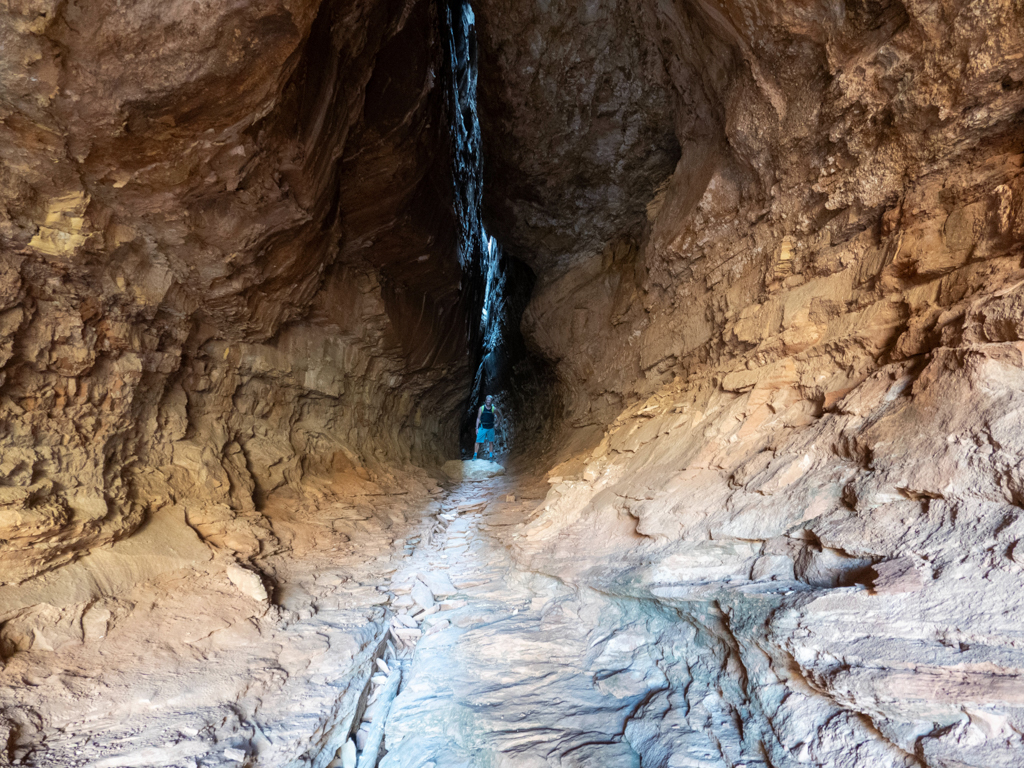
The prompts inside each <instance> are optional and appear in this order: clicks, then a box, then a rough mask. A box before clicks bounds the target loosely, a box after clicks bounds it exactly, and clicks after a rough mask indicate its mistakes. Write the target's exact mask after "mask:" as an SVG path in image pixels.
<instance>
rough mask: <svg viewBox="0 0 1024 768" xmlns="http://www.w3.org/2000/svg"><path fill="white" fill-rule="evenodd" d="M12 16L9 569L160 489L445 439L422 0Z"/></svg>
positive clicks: (191, 495) (396, 455)
mask: <svg viewBox="0 0 1024 768" xmlns="http://www.w3.org/2000/svg"><path fill="white" fill-rule="evenodd" d="M2 25H3V26H2V33H0V34H2V35H3V40H4V46H5V54H4V65H3V66H4V68H3V70H2V77H3V82H4V92H5V94H6V95H5V98H4V101H3V103H2V106H0V110H2V112H0V117H2V123H0V131H2V133H3V140H2V141H0V147H2V149H0V152H2V154H3V163H2V167H3V171H2V173H3V181H2V183H3V190H4V192H3V194H4V198H3V206H0V237H2V245H0V247H2V262H0V307H2V311H3V315H2V320H0V327H2V332H3V339H4V342H3V345H2V348H0V349H2V350H3V351H2V352H0V355H2V357H0V361H2V364H3V370H2V373H0V382H2V384H0V386H2V391H0V409H2V414H0V416H2V419H3V425H4V426H3V431H2V434H0V451H2V455H3V459H2V462H0V473H2V483H3V488H2V494H3V497H2V498H0V502H2V507H0V509H2V513H0V514H2V523H0V527H2V530H0V539H2V540H3V541H4V544H3V547H2V554H0V562H2V564H3V573H2V576H0V579H2V581H3V582H6V583H11V582H19V581H22V580H24V579H26V578H28V577H30V576H32V575H33V574H35V573H37V572H39V571H40V570H43V569H47V568H51V567H53V566H56V565H60V564H62V563H66V562H69V561H71V560H72V559H74V558H75V557H76V556H78V555H79V554H81V553H83V552H86V551H88V550H89V549H90V548H92V547H95V546H97V545H102V544H106V543H109V542H111V541H113V540H117V539H119V538H122V537H124V536H127V535H129V534H131V533H132V531H134V530H136V529H137V528H138V527H139V525H140V524H141V523H142V521H143V520H144V519H145V518H146V516H147V515H148V514H150V513H151V512H153V511H154V510H156V509H158V508H160V506H162V505H164V504H168V503H180V502H184V501H187V500H196V501H205V502H212V503H220V504H226V505H228V506H230V508H231V509H232V510H234V511H235V512H238V513H247V512H251V511H252V510H253V509H254V508H256V507H260V506H262V505H263V504H264V503H265V501H266V498H267V496H268V494H270V493H271V492H273V491H274V490H275V489H277V488H281V487H282V486H284V485H287V484H293V485H294V484H297V483H299V482H300V481H301V479H302V478H303V477H305V476H308V475H315V474H317V473H319V474H329V473H330V472H332V471H338V470H345V469H351V468H355V469H356V470H357V471H360V472H363V473H364V474H365V476H366V478H367V479H369V478H370V474H369V473H370V472H373V471H375V470H374V469H373V468H374V466H375V465H376V464H379V463H380V461H381V459H382V458H383V457H384V456H390V457H391V460H392V461H399V462H401V461H407V460H409V459H410V458H411V457H413V456H416V457H417V458H419V459H420V460H425V458H426V457H429V456H434V455H435V454H436V453H437V452H438V451H439V450H440V448H441V446H443V445H451V444H453V443H454V439H455V429H454V428H453V427H452V426H450V424H449V422H450V420H451V416H452V413H453V410H454V408H455V406H456V404H457V403H458V402H459V400H460V399H461V397H462V391H461V390H462V388H463V387H464V386H465V384H464V382H465V380H466V376H467V375H468V371H467V369H466V362H465V349H466V347H465V344H466V334H465V330H464V329H465V309H466V307H465V306H464V305H463V303H462V299H460V281H461V279H462V278H461V274H462V272H461V268H460V262H459V258H460V254H459V253H458V229H459V225H458V222H457V218H456V216H455V215H454V214H453V213H452V210H451V200H452V196H453V194H454V193H453V191H452V186H451V168H450V163H451V156H450V154H449V153H448V152H445V151H438V150H439V148H442V149H443V148H444V147H445V146H446V142H447V139H448V128H447V124H448V121H447V119H446V117H445V115H446V112H447V110H448V109H449V107H448V105H447V102H446V100H445V98H444V94H443V93H442V92H441V90H440V89H439V88H437V87H436V85H435V80H436V78H437V77H438V72H439V71H440V70H442V69H443V67H444V64H445V62H444V60H443V58H442V57H441V53H440V46H439V43H438V39H437V38H438V34H439V29H440V26H439V21H438V19H437V14H436V9H435V8H434V7H433V5H432V4H430V3H428V2H419V3H415V2H411V3H405V4H400V6H395V7H391V6H388V7H387V8H385V7H384V6H383V5H381V4H378V3H370V2H365V3H340V2H339V3H324V4H318V3H315V2H306V3H302V2H299V3H292V2H284V3H278V4H271V5H266V4H264V5H260V6H259V7H257V6H255V5H252V4H245V3H241V4H239V3H230V2H223V3H214V4H212V5H207V6H203V7H202V8H200V6H196V5H195V4H193V3H171V4H167V3H157V4H153V3H149V4H141V5H134V6H132V7H131V8H123V7H121V6H120V5H118V4H115V3H109V4H106V5H102V4H101V5H98V6H96V5H94V6H91V7H90V8H89V9H84V8H80V7H78V6H75V5H67V4H64V3H28V4H20V5H15V6H12V7H10V8H5V10H3V11H2ZM380 413H385V414H387V418H386V419H383V420H382V419H380V418H379V414H380ZM367 463H369V466H368V467H367V466H365V465H366V464H367ZM242 527H245V526H242ZM249 538H250V539H251V538H252V537H251V536H250V537H249ZM216 543H217V544H218V545H223V544H224V540H223V538H222V539H221V540H218V541H217V542H216ZM236 551H238V553H239V554H240V555H241V556H243V557H246V556H249V555H251V554H253V553H254V551H259V545H258V544H256V543H253V542H252V541H250V542H249V543H247V544H245V545H244V546H242V547H240V548H239V549H237V550H236Z"/></svg>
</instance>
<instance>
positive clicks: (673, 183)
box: [481, 1, 1024, 766]
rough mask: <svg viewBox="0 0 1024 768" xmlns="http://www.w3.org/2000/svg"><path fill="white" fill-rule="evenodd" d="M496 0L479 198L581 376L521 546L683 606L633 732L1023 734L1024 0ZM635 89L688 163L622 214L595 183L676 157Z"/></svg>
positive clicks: (659, 740) (531, 323)
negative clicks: (683, 634)
mask: <svg viewBox="0 0 1024 768" xmlns="http://www.w3.org/2000/svg"><path fill="white" fill-rule="evenodd" d="M484 7H485V9H490V10H491V12H492V13H493V14H494V16H493V17H491V21H489V22H487V15H486V12H484V11H482V12H481V16H482V17H484V20H483V21H482V22H481V27H482V28H483V29H485V30H486V34H484V35H483V38H482V39H484V40H485V41H486V42H487V45H488V46H490V50H489V51H488V50H486V49H485V55H484V56H483V58H484V59H485V60H486V58H487V57H486V54H487V53H489V54H490V56H491V59H492V61H493V62H494V64H493V65H492V66H493V69H492V70H491V75H490V76H491V77H492V81H491V82H489V83H484V84H483V85H482V92H483V93H484V94H486V95H487V96H488V98H490V99H491V100H492V101H493V102H494V104H493V105H492V106H493V112H494V114H495V115H498V116H499V117H498V118H496V119H495V121H494V122H492V123H487V122H485V128H489V130H490V131H491V134H490V135H489V134H488V133H487V132H486V131H485V135H484V138H485V140H489V142H490V145H491V146H493V147H494V148H495V151H496V152H497V153H499V155H500V157H499V158H498V159H497V160H495V162H494V163H493V166H492V167H494V168H496V169H498V170H497V171H496V173H499V174H502V175H505V176H506V179H505V181H504V182H500V181H499V182H498V183H497V184H495V185H489V186H488V192H489V193H490V191H491V190H493V189H494V188H495V187H497V186H500V184H501V183H504V184H505V185H506V186H505V187H503V188H502V194H504V195H507V196H508V198H509V199H508V200H504V199H497V200H494V201H493V202H492V203H491V204H490V206H491V208H490V209H491V211H492V217H493V224H492V226H493V227H494V229H495V231H496V232H497V233H498V234H499V236H500V237H504V238H506V239H507V240H508V241H509V247H510V248H514V249H518V252H521V253H524V254H529V258H530V259H532V263H533V264H534V265H536V266H537V268H538V271H539V285H538V289H537V291H536V293H535V296H534V299H533V301H532V302H531V305H530V307H529V308H528V310H527V314H526V317H525V319H524V331H525V332H526V335H527V338H528V339H529V340H530V341H531V342H532V343H533V344H534V345H535V346H536V348H538V349H540V350H542V351H543V352H544V354H545V355H547V356H548V357H549V358H550V359H552V360H553V361H555V364H556V370H557V372H558V374H559V378H560V381H561V383H562V387H563V392H564V402H565V403H566V413H565V417H566V428H565V430H564V431H563V433H562V434H560V436H559V438H558V440H557V441H556V442H555V445H556V449H555V450H554V451H553V453H552V456H553V458H554V460H555V461H556V462H558V465H557V466H556V467H555V469H554V470H552V471H551V473H550V474H551V482H552V489H551V491H550V492H549V494H548V496H547V498H546V500H545V504H544V505H543V506H542V507H541V508H540V509H539V510H538V512H537V513H536V514H534V515H533V516H532V517H531V519H530V521H529V522H528V523H527V524H526V526H525V528H524V529H523V530H522V531H520V532H519V534H518V535H517V537H516V539H515V547H516V552H517V557H518V558H519V560H520V562H521V563H522V564H523V565H524V566H525V567H526V568H528V569H530V570H536V571H540V572H543V573H549V574H553V575H556V576H558V577H559V578H561V579H564V580H566V581H568V582H570V583H574V584H577V585H581V586H590V587H594V588H596V589H597V590H599V591H601V592H604V593H610V594H612V595H615V596H618V597H620V598H621V597H631V598H637V599H640V600H641V601H643V602H644V603H645V604H652V603H648V602H647V601H653V605H659V606H660V608H658V609H657V610H664V609H668V610H672V611H676V612H678V615H679V616H680V618H681V620H682V621H684V622H685V623H687V624H689V625H690V626H692V627H694V629H695V630H696V634H695V635H694V638H693V641H692V645H691V648H690V650H689V651H688V652H687V653H688V656H687V658H688V661H687V664H688V666H689V668H690V675H691V677H692V679H691V680H690V681H689V682H687V683H686V684H685V685H684V684H682V683H680V687H679V688H678V690H676V689H672V690H671V691H668V692H666V694H665V695H664V699H663V700H661V699H659V700H658V701H657V702H652V703H651V705H650V707H647V708H646V714H645V713H644V712H643V711H642V712H640V713H638V719H637V721H636V722H635V723H634V724H633V725H632V726H630V727H629V728H627V737H628V738H630V740H631V743H633V746H634V748H635V749H636V750H637V752H640V753H644V754H650V755H655V754H662V755H665V760H667V761H668V762H659V763H657V764H659V765H662V764H664V765H677V764H678V765H683V764H687V765H689V764H690V763H685V762H673V760H674V759H681V758H671V757H669V756H671V755H677V756H679V755H683V754H697V753H698V752H700V753H701V754H703V756H704V758H707V759H708V760H709V762H707V763H699V764H701V765H704V764H709V765H710V764H715V765H717V764H720V763H721V764H725V765H731V764H735V763H736V761H741V762H744V763H747V761H750V760H754V761H756V760H760V759H765V760H767V761H768V763H769V764H772V765H789V764H796V763H811V764H818V765H830V766H831V765H869V764H885V765H914V764H926V765H931V766H964V765H977V766H992V765H1007V766H1009V765H1015V764H1016V763H1017V762H1019V754H1020V749H1021V733H1024V710H1022V709H1021V702H1020V700H1019V697H1018V696H1017V694H1016V693H1015V692H1014V686H1015V685H1016V681H1019V679H1020V676H1021V674H1022V673H1024V659H1022V658H1021V657H1020V654H1019V652H1018V649H1017V641H1016V640H1015V638H1016V637H1018V635H1019V633H1020V629H1021V625H1020V620H1019V616H1020V605H1019V594H1020V585H1021V582H1022V578H1024V572H1022V571H1021V570H1020V563H1019V559H1020V557H1019V553H1018V552H1017V550H1018V549H1019V548H1020V547H1021V546H1024V545H1022V544H1020V543H1018V542H1019V541H1020V540H1021V538H1022V536H1024V531H1022V530H1021V528H1020V524H1019V522H1020V498H1019V492H1018V490H1017V486H1018V484H1019V480H1018V477H1017V475H1018V474H1019V473H1018V470H1017V466H1018V465H1019V463H1020V460H1021V458H1022V451H1024V446H1021V445H1020V441H1019V439H1018V438H1017V436H1016V435H1017V433H1018V432H1019V425H1020V423H1021V422H1020V413H1019V409H1018V405H1017V400H1018V399H1019V398H1018V392H1019V386H1018V384H1017V383H1016V382H1017V379H1018V378H1019V377H1020V375H1021V372H1022V370H1024V358H1022V357H1021V351H1020V347H1019V340H1020V333H1019V331H1018V328H1019V327H1020V325H1021V323H1022V317H1024V316H1022V315H1021V310H1020V302H1019V298H1018V294H1019V293H1020V290H1021V289H1020V285H1021V280H1022V279H1024V270H1022V268H1021V258H1022V256H1024V172H1022V166H1024V154H1022V152H1024V143H1022V139H1021V133H1020V125H1021V119H1022V114H1024V87H1022V83H1024V69H1022V65H1021V61H1022V54H1024V48H1022V40H1024V35H1022V32H1024V7H1022V6H1021V5H1020V4H1019V3H1013V2H998V1H993V2H985V3H969V4H965V3H955V2H946V3H928V4H925V3H914V2H907V3H899V2H893V3H886V2H881V3H846V4H840V5H835V4H828V5H826V4H819V3H799V4H792V3H771V2H735V3H714V2H694V3H654V2H637V3H625V2H623V3H614V2H612V3H603V4H602V3H596V4H591V5H588V6H587V7H586V8H585V9H584V8H577V7H575V6H570V5H569V4H564V5H560V4H557V3H552V4H551V5H550V8H549V10H548V12H547V13H542V12H541V11H539V10H538V11H536V12H535V13H534V14H533V15H532V16H530V15H529V14H528V15H527V16H524V17H522V18H521V19H520V17H518V16H517V17H516V18H517V19H519V22H520V23H518V24H515V25H505V24H500V23H496V21H495V19H497V18H504V14H505V13H508V12H509V11H508V9H507V8H506V7H505V6H504V5H502V4H501V3H493V4H491V3H485V4H484ZM588 14H589V15H588ZM485 22H487V23H485ZM523 30H525V32H524V31H523ZM570 30H571V32H570ZM595 30H601V31H600V34H601V35H603V36H604V38H603V39H605V40H608V41H611V42H609V43H608V46H607V48H606V49H601V48H597V49H592V48H587V47H585V46H582V45H580V44H579V40H581V39H585V38H586V36H587V35H588V34H598V33H597V32H596V31H595ZM609 30H614V31H613V32H612V31H609ZM598 50H599V51H600V53H599V54H598V53H596V51H598ZM644 57H646V58H644ZM627 59H628V60H630V61H633V62H636V61H639V60H642V61H644V62H647V63H648V66H646V67H645V66H640V65H638V64H635V63H634V64H633V65H631V66H628V67H626V66H623V67H622V68H621V69H615V68H616V67H617V66H618V62H621V61H625V60H627ZM652 62H654V63H652ZM655 63H657V64H658V65H657V66H656V65H655ZM609 69H615V72H617V73H623V72H629V73H630V74H631V75H632V77H633V80H632V81H630V82H629V86H628V87H626V86H625V85H623V86H622V87H619V88H611V89H610V90H608V91H601V90H600V88H598V87H597V84H599V83H613V82H615V78H614V76H613V75H611V74H609ZM484 71H485V73H486V70H484ZM556 72H559V73H561V72H566V73H569V74H568V75H567V78H561V77H557V76H556V75H555V73H556ZM499 81H500V82H499ZM566 83H571V87H564V85H565V84H566ZM581 83H583V84H585V85H581ZM587 87H590V88H591V90H590V91H587V90H586V88H587ZM581 91H586V92H587V93H591V92H593V93H598V94H607V95H606V96H605V97H604V98H596V97H595V98H587V99H582V100H581V101H582V103H583V106H582V107H580V108H579V109H577V110H576V111H573V109H571V108H570V107H569V106H568V105H569V104H570V103H571V102H572V100H573V98H574V94H577V93H580V92H581ZM523 93H529V94H530V98H521V97H520V96H519V95H516V94H523ZM642 103H649V104H651V108H650V109H649V110H645V109H643V107H642V106H641V104H642ZM669 110H670V114H671V118H670V119H669V118H666V117H665V115H666V113H667V112H668V111H669ZM638 112H643V113H644V115H649V116H651V119H652V124H655V125H660V126H661V127H662V128H667V127H669V126H672V127H673V128H674V130H675V138H676V140H677V142H678V146H679V147H680V155H679V157H680V159H679V162H678V164H677V165H676V168H675V170H674V171H673V170H672V169H671V168H670V167H668V166H666V165H665V164H664V163H663V162H662V163H661V164H653V166H647V168H648V169H649V170H648V171H647V173H646V175H644V174H638V173H635V172H630V173H629V174H627V175H628V178H629V180H630V182H631V183H634V184H640V183H641V182H643V184H645V189H646V192H645V193H644V194H642V195H640V197H639V199H642V201H643V202H644V203H645V204H646V210H645V211H642V212H640V213H639V214H638V213H637V209H636V202H637V201H638V198H637V197H636V194H639V193H633V194H631V195H630V196H629V198H630V199H631V200H632V204H631V206H623V207H620V208H614V207H612V208H605V207H603V206H595V207H593V208H591V207H589V206H590V204H591V202H592V201H593V200H595V199H596V198H598V197H601V196H602V195H603V198H602V199H604V200H607V199H609V198H608V190H610V189H613V188H614V189H624V188H625V185H624V182H622V181H621V179H622V176H620V175H619V173H620V171H619V169H621V168H625V167H630V168H636V167H637V166H636V165H630V163H635V162H636V161H637V159H638V158H644V159H650V158H656V157H665V156H666V155H665V153H664V151H663V149H662V148H663V147H664V142H663V141H661V140H657V139H652V138H651V137H652V135H653V136H657V135H658V133H657V131H654V132H653V134H652V133H647V134H644V133H643V132H639V131H635V132H632V133H631V132H630V131H629V130H628V128H626V126H627V125H628V123H629V120H630V119H632V118H633V116H634V115H636V114H637V113H638ZM502 121H507V123H503V122H502ZM509 123H510V124H511V125H510V126H509V125H508V124H509ZM532 146H558V147H560V148H561V151H562V153H563V154H565V155H567V156H571V157H575V156H581V153H586V152H588V151H590V152H600V153H601V158H602V160H601V167H602V168H603V169H605V173H604V174H587V173H585V172H580V173H579V174H577V175H575V176H574V175H572V174H571V172H570V170H569V169H570V168H576V167H585V164H583V165H582V166H575V165H572V164H570V165H568V166H567V167H566V168H565V169H561V170H562V172H561V174H560V173H558V172H555V173H549V172H547V169H546V168H542V167H541V164H542V163H543V162H544V159H543V158H550V157H552V155H556V154H557V153H552V155H548V154H545V155H540V156H539V157H538V155H537V154H535V153H533V152H530V151H528V150H526V149H524V147H532ZM574 153H576V154H574ZM510 168H511V169H514V172H511V173H510V172H509V171H508V169H510ZM541 200H543V201H544V205H543V210H544V218H543V219H541V218H539V217H534V218H532V219H530V218H529V213H524V212H529V211H532V210H533V206H534V205H536V204H537V203H538V201H541ZM597 210H601V211H604V212H605V214H604V215H603V216H602V217H601V222H600V225H599V226H596V227H594V226H590V223H589V219H588V217H591V216H594V215H595V211H597ZM513 212H515V213H513ZM527 220H529V221H530V226H529V227H527V226H524V224H523V222H525V221H527ZM580 226H582V227H583V228H584V229H585V230H586V231H587V232H588V233H591V234H592V235H594V237H593V239H591V240H588V239H587V238H585V237H578V236H574V234H573V233H574V232H575V230H574V228H576V227H580ZM1011 425H1012V426H1011ZM675 718H680V720H679V721H678V722H680V723H681V724H682V725H683V726H684V727H681V728H680V730H678V731H674V732H671V733H674V734H675V735H666V733H667V731H666V727H665V724H666V723H668V722H669V721H672V720H674V719H675ZM728 723H733V724H735V723H741V724H742V725H741V727H739V728H737V727H735V726H734V725H733V726H729V725H728ZM630 734H633V735H632V736H630ZM709 746H710V751H708V748H709ZM645 750H646V752H645ZM713 755H720V757H714V759H712V756H713ZM759 755H765V756H766V757H764V758H760V757H758V756H759ZM652 759H653V758H652ZM719 760H720V762H717V761H719ZM693 764H698V763H693ZM755 764H759V763H756V762H755Z"/></svg>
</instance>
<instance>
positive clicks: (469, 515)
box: [381, 478, 667, 768]
mask: <svg viewBox="0 0 1024 768" xmlns="http://www.w3.org/2000/svg"><path fill="white" fill-rule="evenodd" d="M517 490H518V484H517V482H516V481H515V480H514V479H509V478H494V479H492V480H490V481H488V482H487V483H474V484H468V483H467V484H463V485H460V486H458V487H457V488H456V490H455V491H454V492H453V493H452V494H451V495H449V497H448V498H447V499H446V501H445V508H446V509H447V510H452V511H458V510H465V511H463V512H462V513H461V514H459V515H458V516H457V517H456V518H455V519H454V520H453V521H451V522H450V524H448V525H447V527H446V529H445V530H444V531H443V532H440V533H439V534H437V535H436V536H435V537H434V538H433V540H432V541H431V543H429V544H427V545H425V546H423V547H421V548H419V549H417V550H416V552H414V553H413V554H412V555H411V556H410V557H409V558H408V559H407V561H406V562H404V563H403V564H402V566H401V567H400V568H399V570H398V571H397V572H396V573H395V574H394V576H393V577H392V585H393V591H394V592H395V593H406V591H407V590H409V589H412V588H413V585H415V584H416V582H417V581H420V582H421V583H424V582H429V581H431V580H432V579H436V578H437V576H438V575H441V577H442V578H444V579H445V580H446V581H450V582H451V584H452V585H453V586H454V588H455V589H456V590H457V593H456V594H455V595H452V596H445V597H444V599H442V596H438V598H439V600H440V602H439V604H438V607H439V609H440V610H438V611H437V612H435V613H432V614H430V615H428V616H426V617H424V619H423V621H422V626H423V631H424V636H423V637H422V639H420V640H419V641H418V644H417V645H416V649H415V657H414V659H413V661H412V665H411V668H410V671H409V674H408V676H407V680H406V682H405V683H404V684H403V688H402V691H401V693H400V695H399V696H398V699H397V701H396V702H395V705H394V707H393V709H392V712H391V716H390V718H389V720H388V723H387V746H388V750H389V752H388V754H387V755H386V756H385V758H384V760H383V761H382V763H381V765H382V766H383V768H398V767H399V766H429V765H433V766H446V767H450V768H456V767H457V766H467V767H468V766H481V765H513V764H514V765H517V766H534V765H536V766H546V765H580V766H584V765H609V766H612V765H614V766H633V765H636V766H639V764H640V763H639V758H638V755H637V754H636V753H635V752H634V751H633V750H632V749H631V748H630V746H629V744H628V743H626V741H625V739H624V738H623V732H624V730H625V725H626V720H627V718H628V717H629V716H630V715H632V714H633V713H634V711H635V710H636V709H637V707H638V706H639V704H640V703H641V701H643V700H644V699H645V698H646V697H648V696H649V695H650V694H651V693H652V692H654V691H656V690H659V689H664V688H665V687H666V682H667V681H666V678H665V675H664V674H663V673H662V672H661V671H660V670H659V669H658V668H657V666H656V665H655V663H654V661H655V659H654V656H655V655H656V652H654V651H653V649H651V648H648V647H647V644H646V642H645V640H649V639H650V637H649V633H648V632H647V628H646V627H641V628H640V632H639V633H634V634H632V635H629V637H628V639H627V640H625V641H623V636H622V635H621V634H618V633H612V632H609V631H608V630H609V628H611V627H612V626H615V627H616V629H617V630H621V629H622V628H623V624H622V622H623V618H624V617H623V616H621V615H620V614H621V613H622V612H621V611H619V610H617V609H616V608H615V607H614V606H613V605H611V604H610V602H609V601H602V600H600V599H598V598H596V596H595V597H592V598H591V599H590V600H584V599H581V598H580V596H578V595H576V594H574V592H573V591H572V590H570V589H569V588H567V587H566V586H565V585H563V584H561V583H560V582H558V581H557V580H555V579H552V578H549V577H544V576H541V575H538V574H530V573H525V572H522V571H519V570H517V568H516V567H515V565H514V564H513V562H512V561H511V559H510V557H509V555H508V550H507V548H506V547H505V546H504V545H503V544H502V543H501V540H500V537H501V536H502V535H503V534H507V533H508V532H509V531H510V530H512V529H514V528H515V527H516V526H519V525H520V524H521V523H522V521H523V519H524V518H525V517H526V516H527V514H528V512H529V510H530V509H531V507H532V506H533V505H535V504H536V503H537V502H536V501H535V500H525V501H507V500H506V499H507V498H508V497H509V496H514V495H515V493H516V491H517ZM399 599H400V598H399ZM602 602H606V603H608V604H607V605H603V606H601V605H600V603H602ZM398 610H399V611H404V610H406V609H405V608H403V607H400V608H398ZM412 610H420V606H416V607H415V608H413V609H412ZM602 613H603V614H604V617H603V619H602V616H601V614H602ZM406 652H408V651H406Z"/></svg>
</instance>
